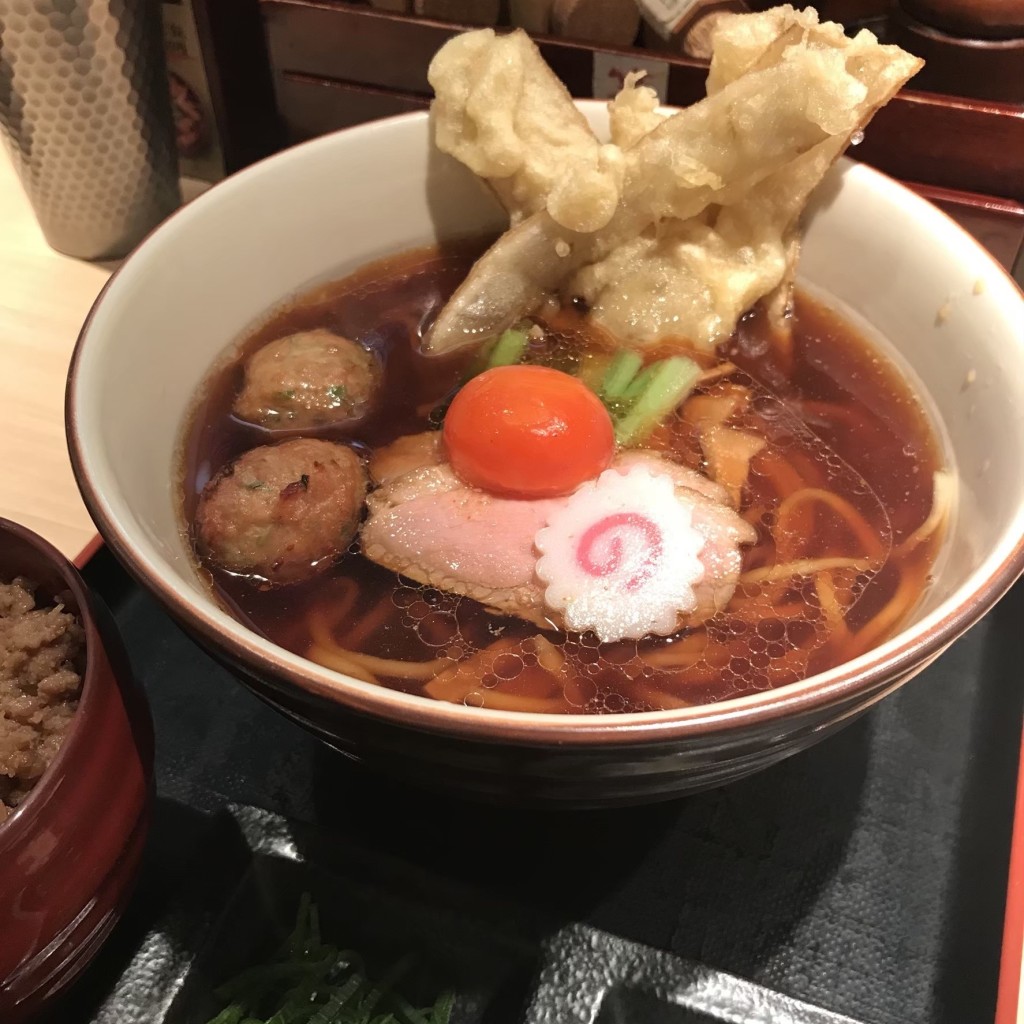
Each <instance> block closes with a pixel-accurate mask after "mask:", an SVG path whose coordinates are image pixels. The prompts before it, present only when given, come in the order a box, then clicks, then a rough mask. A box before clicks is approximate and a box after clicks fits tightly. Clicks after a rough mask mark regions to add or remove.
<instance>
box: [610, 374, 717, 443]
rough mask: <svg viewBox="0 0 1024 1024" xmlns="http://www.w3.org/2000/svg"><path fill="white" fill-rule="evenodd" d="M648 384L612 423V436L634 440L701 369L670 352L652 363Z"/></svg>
mask: <svg viewBox="0 0 1024 1024" xmlns="http://www.w3.org/2000/svg"><path fill="white" fill-rule="evenodd" d="M655 367H656V368H655V370H654V373H653V374H652V375H651V378H650V382H649V383H648V384H647V387H646V388H645V389H644V390H643V391H642V392H641V393H640V395H638V396H637V399H636V401H635V402H634V403H633V407H632V408H631V409H630V410H629V412H628V413H627V414H626V415H625V416H623V417H622V419H621V420H619V422H618V423H617V424H616V427H615V440H616V442H617V443H618V444H620V445H623V446H627V445H631V444H637V443H638V442H640V441H642V440H643V439H644V438H645V437H647V435H648V434H650V432H651V431H652V430H653V429H654V428H655V427H656V426H657V425H658V424H659V423H660V422H661V421H662V419H664V418H665V416H667V415H668V414H669V413H670V412H671V411H672V410H673V409H674V408H675V407H676V406H677V405H679V403H680V402H681V401H682V400H683V399H684V398H685V397H686V396H687V395H688V394H689V393H690V392H691V391H692V390H693V387H694V385H695V384H696V383H697V378H698V377H700V374H701V369H700V367H699V366H698V365H697V364H696V363H695V362H694V361H693V360H692V359H687V358H685V357H684V356H672V357H671V358H670V359H665V360H662V361H661V362H660V363H656V364H655Z"/></svg>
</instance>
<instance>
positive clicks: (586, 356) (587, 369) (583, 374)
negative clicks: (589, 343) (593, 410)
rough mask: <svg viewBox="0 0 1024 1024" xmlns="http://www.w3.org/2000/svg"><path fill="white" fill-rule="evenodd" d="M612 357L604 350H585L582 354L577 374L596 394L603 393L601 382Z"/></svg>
mask: <svg viewBox="0 0 1024 1024" xmlns="http://www.w3.org/2000/svg"><path fill="white" fill-rule="evenodd" d="M611 364H612V357H611V356H608V355H605V354H604V353H603V352H583V353H582V354H581V355H580V368H579V371H578V372H577V376H578V377H579V379H580V380H581V381H583V383H584V384H586V385H587V387H588V388H590V390H591V391H593V392H594V393H595V394H598V395H600V393H601V382H602V381H603V380H604V377H605V374H606V373H607V372H608V367H609V366H611Z"/></svg>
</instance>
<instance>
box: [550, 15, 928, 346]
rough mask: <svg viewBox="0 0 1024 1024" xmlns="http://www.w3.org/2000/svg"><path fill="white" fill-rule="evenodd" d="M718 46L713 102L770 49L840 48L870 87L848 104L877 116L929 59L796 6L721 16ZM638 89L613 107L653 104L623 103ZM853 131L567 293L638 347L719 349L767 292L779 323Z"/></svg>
mask: <svg viewBox="0 0 1024 1024" xmlns="http://www.w3.org/2000/svg"><path fill="white" fill-rule="evenodd" d="M769 16H770V17H769ZM715 40H716V45H715V55H714V58H713V60H712V64H711V71H710V74H709V76H708V94H709V95H714V94H717V93H719V92H721V91H722V90H723V89H727V88H728V87H729V86H730V84H731V83H732V82H734V81H736V80H737V78H739V77H740V76H742V75H744V74H747V73H749V72H750V69H751V68H753V67H755V66H756V65H757V64H758V61H761V62H762V63H763V59H764V55H765V52H766V49H767V50H771V49H775V50H779V49H780V48H781V49H782V50H783V52H784V53H785V54H787V55H788V56H789V58H790V59H795V55H796V54H799V53H800V52H804V53H806V52H807V51H810V52H812V53H813V52H815V51H821V52H822V53H824V54H827V55H828V56H827V58H826V59H831V58H832V55H833V54H835V53H839V52H841V53H842V55H843V60H844V61H845V64H846V67H847V68H849V67H851V66H856V67H857V68H858V71H857V79H858V82H859V83H862V84H863V86H864V89H861V90H858V89H857V88H856V87H855V86H854V84H853V83H849V88H850V89H851V97H850V98H851V101H855V102H856V103H857V104H858V105H859V106H860V107H863V108H868V109H869V110H870V112H871V113H873V112H874V110H876V109H878V108H879V107H881V106H883V105H884V104H885V103H887V102H888V100H889V99H891V97H892V95H893V94H894V93H895V92H896V90H897V89H898V88H899V87H900V86H901V85H902V84H903V82H904V81H905V80H906V78H908V77H909V76H910V75H911V74H913V72H914V71H916V70H917V68H918V67H919V66H920V63H921V62H920V61H918V60H916V58H912V57H910V56H909V55H907V54H903V53H902V51H899V50H897V49H896V48H895V47H886V46H879V45H878V43H877V40H875V38H874V36H872V35H871V33H869V32H861V33H859V34H858V35H857V36H856V37H855V38H854V39H852V40H851V39H847V38H846V36H845V35H844V34H843V31H842V29H841V28H840V26H838V25H833V24H824V25H819V24H817V19H816V16H815V15H814V14H813V12H809V11H808V12H797V11H793V10H792V9H791V8H790V9H786V8H775V9H773V10H771V11H768V12H765V16H764V17H763V18H759V19H751V18H749V17H729V18H725V19H723V24H722V25H721V27H720V28H719V30H718V31H717V33H716V36H715ZM893 51H895V55H894V53H893ZM837 80H838V78H837ZM630 84H631V83H627V88H626V89H624V90H623V93H622V94H620V97H617V98H616V104H618V103H620V101H621V102H622V103H623V105H624V106H626V107H627V108H628V107H633V108H636V107H638V106H640V107H641V108H642V107H643V105H645V104H646V105H648V106H649V104H650V98H649V97H643V98H642V99H639V100H638V99H632V100H630V99H628V98H626V97H625V94H626V93H628V92H630V91H632V92H634V93H639V92H641V91H649V90H640V89H633V90H630V89H629V85H630ZM853 130H857V129H856V128H854V129H853ZM851 134H852V131H845V132H840V133H838V134H835V135H832V136H831V137H830V138H828V139H827V140H825V141H824V142H822V143H820V144H819V145H817V146H815V147H813V148H812V149H811V150H810V151H809V152H807V153H804V154H802V155H801V156H799V157H797V158H796V159H795V160H793V161H792V162H791V163H790V164H788V165H787V166H786V167H784V168H783V169H781V170H779V171H776V172H775V173H774V174H771V175H769V176H768V177H767V178H766V179H765V180H763V181H762V182H760V183H758V184H757V185H755V186H754V187H753V188H751V189H750V191H749V192H748V193H747V194H746V195H745V196H744V197H743V198H742V199H741V200H740V201H739V202H737V203H734V204H731V205H723V206H722V208H721V209H720V210H719V211H718V212H717V214H716V215H715V216H714V217H713V218H707V217H704V218H696V219H693V220H690V221H684V222H680V221H678V220H677V221H668V222H665V223H663V224H661V225H659V226H658V227H657V229H656V230H654V229H648V230H647V231H646V232H645V234H644V235H642V236H641V237H640V238H637V239H635V240H634V241H632V242H629V243H626V244H625V245H623V246H620V247H619V248H618V249H617V250H616V251H615V252H614V253H612V254H611V255H610V256H609V257H608V258H607V259H606V260H604V261H602V262H600V263H598V264H595V265H592V266H589V267H586V268H584V270H583V271H581V273H580V274H578V275H577V276H576V278H575V279H574V280H573V281H572V282H570V283H569V285H568V287H567V289H566V291H567V292H569V293H571V294H572V295H580V296H582V297H583V298H585V299H586V300H587V301H588V303H589V304H590V306H591V309H592V314H593V316H594V319H595V320H597V321H598V322H599V323H600V324H601V325H602V326H603V327H604V328H605V329H606V330H608V331H610V332H612V333H613V334H614V335H616V336H617V337H619V338H620V339H621V340H623V341H632V342H635V343H645V342H651V341H656V340H659V339H662V338H665V337H682V338H685V339H686V340H687V341H689V342H691V343H692V344H694V345H696V346H697V347H701V348H710V347H713V346H714V345H715V344H716V343H717V342H719V341H721V340H723V339H724V338H726V337H728V336H729V335H730V334H731V333H732V331H733V329H734V328H735V326H736V322H737V320H738V319H739V317H740V316H742V314H743V313H744V312H745V311H746V310H747V309H749V308H750V307H751V306H752V305H753V304H754V302H756V301H757V300H758V299H761V298H764V297H766V296H771V298H770V299H769V311H770V313H771V314H772V318H773V320H775V321H776V322H778V321H779V320H780V319H781V317H782V315H783V314H784V313H785V311H786V309H787V308H788V306H789V301H790V293H791V291H792V285H793V279H794V277H795V269H796V260H797V257H798V254H799V232H798V221H799V217H800V214H801V212H802V211H803V208H804V206H805V204H806V202H807V199H808V197H809V196H810V193H811V192H812V191H813V189H814V188H815V187H816V186H817V185H818V183H819V182H820V181H821V179H822V178H823V177H824V175H825V173H826V171H827V170H828V169H829V167H830V166H831V165H832V164H833V163H834V162H835V160H836V159H837V158H838V157H839V155H840V154H841V153H842V151H843V150H844V149H845V148H846V146H847V145H848V143H849V138H850V135H851Z"/></svg>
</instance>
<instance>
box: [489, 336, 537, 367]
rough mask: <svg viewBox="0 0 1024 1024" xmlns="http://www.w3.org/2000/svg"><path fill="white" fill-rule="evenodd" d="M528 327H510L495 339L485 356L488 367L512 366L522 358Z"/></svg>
mask: <svg viewBox="0 0 1024 1024" xmlns="http://www.w3.org/2000/svg"><path fill="white" fill-rule="evenodd" d="M528 332H529V327H510V328H509V329H508V330H507V331H505V332H504V333H503V334H502V335H501V336H500V337H499V338H498V340H497V342H496V343H495V345H494V348H492V349H491V352H490V355H489V356H488V358H487V366H488V368H492V367H495V366H512V365H513V364H514V363H518V362H519V360H520V359H522V358H523V353H524V352H525V351H526V342H527V335H528Z"/></svg>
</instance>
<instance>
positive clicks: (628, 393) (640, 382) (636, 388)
mask: <svg viewBox="0 0 1024 1024" xmlns="http://www.w3.org/2000/svg"><path fill="white" fill-rule="evenodd" d="M664 363H665V360H664V359H659V360H658V361H657V362H656V363H651V365H650V366H645V367H644V369H643V370H641V371H640V373H638V374H637V375H636V376H635V377H634V378H633V381H632V383H631V384H630V385H629V387H628V388H626V390H625V391H624V392H623V395H622V400H623V402H625V403H626V404H627V405H629V404H630V403H631V402H632V401H633V400H634V399H636V398H639V397H640V394H641V393H642V392H643V391H645V390H646V388H647V385H648V384H650V382H651V378H652V377H653V376H654V375H655V374H656V373H657V372H658V368H659V367H660V366H662V365H664Z"/></svg>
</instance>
